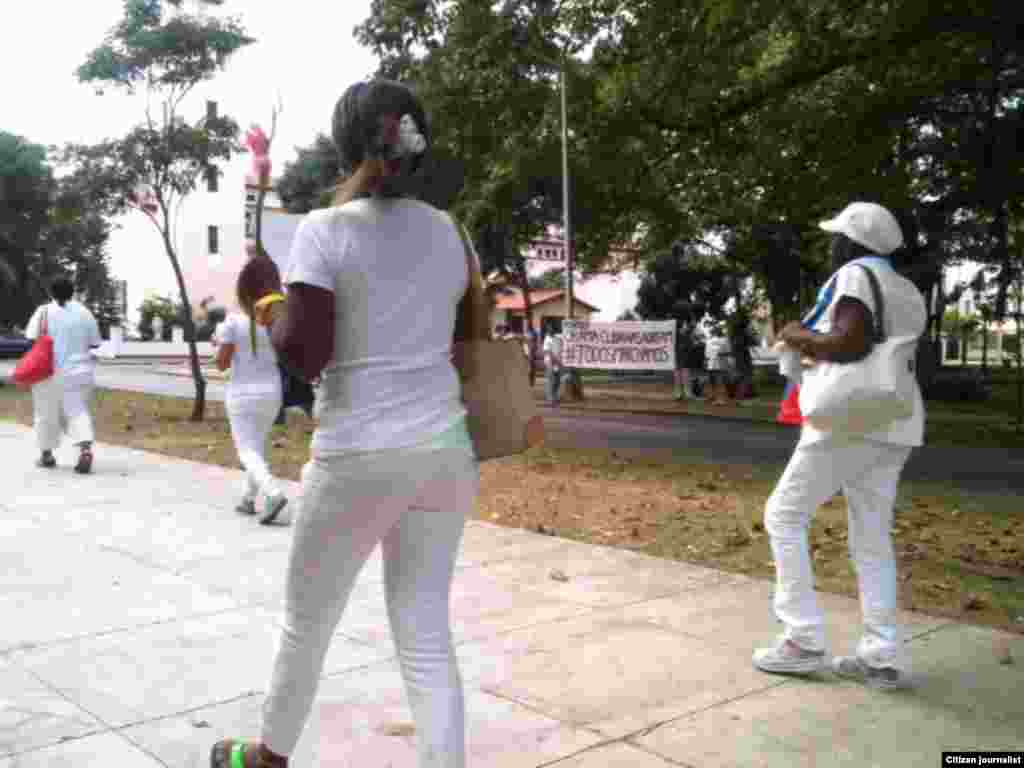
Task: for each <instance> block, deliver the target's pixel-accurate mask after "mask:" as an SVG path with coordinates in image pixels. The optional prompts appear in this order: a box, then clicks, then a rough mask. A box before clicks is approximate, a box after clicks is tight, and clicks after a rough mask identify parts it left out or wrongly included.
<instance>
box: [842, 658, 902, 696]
mask: <svg viewBox="0 0 1024 768" xmlns="http://www.w3.org/2000/svg"><path fill="white" fill-rule="evenodd" d="M832 672H833V673H834V674H835V675H836V677H841V678H843V679H844V680H853V681H855V682H858V683H863V684H864V685H866V686H868V687H869V688H878V689H881V690H885V691H892V690H895V689H897V688H909V687H910V676H909V675H907V673H906V672H904V671H903V670H900V669H897V668H895V667H870V666H868V665H867V664H865V663H864V662H863V661H862V660H861V659H859V658H857V657H856V656H837V657H836V658H834V659H833V660H832Z"/></svg>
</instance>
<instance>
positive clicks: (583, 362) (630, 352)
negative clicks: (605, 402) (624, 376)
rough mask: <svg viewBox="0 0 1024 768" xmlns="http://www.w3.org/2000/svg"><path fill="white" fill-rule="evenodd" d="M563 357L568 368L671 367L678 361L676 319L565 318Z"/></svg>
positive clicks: (643, 369)
mask: <svg viewBox="0 0 1024 768" xmlns="http://www.w3.org/2000/svg"><path fill="white" fill-rule="evenodd" d="M562 361H563V364H564V365H565V366H566V367H568V368H605V369H608V370H615V371H671V370H672V369H674V368H675V365H676V321H675V320H661V321H656V322H646V321H622V322H618V323H592V322H590V321H589V320H564V321H563V322H562Z"/></svg>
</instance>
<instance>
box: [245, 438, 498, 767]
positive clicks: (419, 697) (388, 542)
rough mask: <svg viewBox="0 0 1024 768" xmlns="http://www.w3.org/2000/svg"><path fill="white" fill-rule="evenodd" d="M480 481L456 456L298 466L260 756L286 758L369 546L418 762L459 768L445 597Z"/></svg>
mask: <svg viewBox="0 0 1024 768" xmlns="http://www.w3.org/2000/svg"><path fill="white" fill-rule="evenodd" d="M479 477H480V476H479V470H478V468H477V465H476V461H475V460H474V459H473V457H472V455H471V454H470V453H469V451H467V450H465V449H463V448H445V449H440V450H434V451H419V452H417V451H415V450H404V451H399V450H396V451H381V452H379V453H376V454H373V455H365V456H355V457H344V458H336V459H319V460H317V459H314V460H312V461H310V462H309V463H308V464H307V465H306V466H305V467H304V468H303V471H302V504H301V511H300V513H299V517H298V519H297V521H296V526H295V538H294V540H293V542H292V549H291V555H290V560H289V565H288V575H287V585H286V606H285V618H284V623H283V628H282V633H281V638H280V644H279V647H278V652H277V658H276V661H275V663H274V672H273V675H272V678H271V684H270V690H269V693H268V694H267V699H266V702H265V703H264V709H263V733H262V739H263V743H264V744H266V746H267V747H268V748H269V749H271V750H272V751H273V752H276V753H277V754H280V755H288V754H290V753H291V752H292V751H293V750H294V748H295V744H296V742H297V741H298V739H299V735H300V733H301V731H302V728H303V725H304V723H305V721H306V719H307V717H308V716H309V712H310V708H311V707H312V703H313V700H314V697H315V695H316V689H317V684H318V679H319V677H320V672H321V670H322V667H323V661H324V655H325V654H326V652H327V649H328V646H329V645H330V642H331V637H332V635H333V634H334V631H335V628H336V627H337V625H338V622H339V621H340V619H341V616H342V613H343V612H344V609H345V605H346V603H347V602H348V598H349V593H350V592H351V590H352V585H353V583H354V582H355V580H356V577H357V576H358V574H359V571H360V570H361V569H362V567H363V564H364V563H365V562H366V559H367V558H368V557H369V556H370V554H371V553H372V552H373V550H374V548H375V547H376V546H377V543H378V542H380V543H381V548H382V553H383V556H384V588H385V593H386V597H387V607H388V616H389V618H390V622H391V634H392V637H393V638H394V642H395V647H396V649H397V651H398V658H399V664H400V666H401V670H402V677H403V678H404V680H405V687H406V694H407V696H408V698H409V705H410V708H411V709H412V712H413V717H414V719H415V722H416V737H417V746H418V750H419V764H420V766H421V768H463V765H464V764H465V743H464V741H465V735H464V729H465V725H464V719H465V716H464V711H463V693H462V679H461V677H460V675H459V668H458V663H457V660H456V657H455V652H454V649H453V647H452V639H451V629H450V623H449V594H450V591H451V582H452V574H453V572H454V569H455V558H456V555H457V553H458V548H459V544H460V542H461V540H462V531H463V528H464V525H465V520H466V517H467V516H468V515H469V513H470V512H471V511H472V509H473V504H474V502H475V499H476V496H477V493H478V490H479ZM367 760H370V761H371V762H372V756H370V755H368V756H367Z"/></svg>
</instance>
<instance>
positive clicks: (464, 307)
mask: <svg viewBox="0 0 1024 768" xmlns="http://www.w3.org/2000/svg"><path fill="white" fill-rule="evenodd" d="M454 224H455V228H456V229H457V230H458V232H459V236H460V237H461V238H462V245H463V248H464V249H465V252H466V268H467V270H468V272H469V286H468V287H467V288H466V293H465V294H464V295H463V297H462V299H461V300H460V301H459V307H458V312H457V314H456V318H455V335H454V350H455V356H456V359H457V360H458V361H459V363H460V371H461V374H462V400H463V402H464V403H465V405H466V411H467V417H466V422H467V426H468V428H469V435H470V437H471V438H472V440H473V448H474V449H475V451H476V457H477V460H478V461H486V460H488V459H497V458H501V457H502V456H511V455H513V454H516V453H522V452H523V451H525V450H527V449H528V448H532V447H533V446H535V445H538V444H540V443H541V442H543V441H544V420H543V417H542V416H541V415H540V414H539V413H537V403H536V402H535V401H534V398H533V391H532V390H531V388H530V379H529V369H528V367H527V363H526V358H525V357H524V356H523V349H522V345H521V344H520V343H519V342H517V341H514V340H509V341H494V340H492V339H491V329H490V311H489V309H490V308H489V306H488V300H487V296H486V294H485V293H484V287H483V276H482V275H481V274H480V264H479V262H478V260H477V257H476V253H475V252H474V251H473V246H472V245H471V244H470V241H469V237H468V235H467V234H466V232H465V231H464V230H463V228H462V227H461V226H460V225H459V223H458V222H454Z"/></svg>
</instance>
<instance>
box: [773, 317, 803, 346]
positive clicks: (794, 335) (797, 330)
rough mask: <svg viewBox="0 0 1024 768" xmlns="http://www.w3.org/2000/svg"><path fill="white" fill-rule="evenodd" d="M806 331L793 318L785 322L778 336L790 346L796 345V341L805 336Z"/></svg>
mask: <svg viewBox="0 0 1024 768" xmlns="http://www.w3.org/2000/svg"><path fill="white" fill-rule="evenodd" d="M806 333H807V329H806V328H804V327H803V326H802V325H801V324H800V323H798V322H796V321H795V320H794V321H792V322H789V323H786V325H785V327H784V328H783V329H782V330H781V331H779V338H780V339H781V340H782V341H783V342H784V343H786V344H789V345H790V346H797V345H796V342H798V341H799V340H800V339H802V338H805V336H804V334H806Z"/></svg>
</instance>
